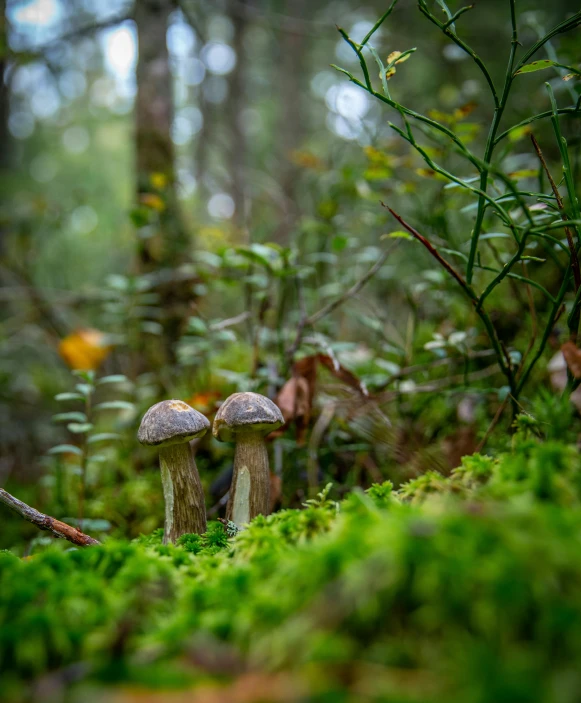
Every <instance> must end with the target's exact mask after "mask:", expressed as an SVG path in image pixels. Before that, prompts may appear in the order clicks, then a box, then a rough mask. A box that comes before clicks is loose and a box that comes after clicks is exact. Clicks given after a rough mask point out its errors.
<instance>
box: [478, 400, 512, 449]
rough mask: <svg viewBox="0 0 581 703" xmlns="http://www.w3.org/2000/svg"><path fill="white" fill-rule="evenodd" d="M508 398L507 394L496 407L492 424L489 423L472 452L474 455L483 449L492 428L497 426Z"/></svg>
mask: <svg viewBox="0 0 581 703" xmlns="http://www.w3.org/2000/svg"><path fill="white" fill-rule="evenodd" d="M509 398H510V393H507V394H506V398H505V399H504V400H503V401H502V403H501V404H500V405H499V406H498V410H497V411H496V413H495V415H494V417H493V418H492V422H491V423H490V425H489V427H488V429H487V430H486V434H485V435H484V437H483V438H482V439H481V440H480V442H479V444H478V446H477V447H476V449H475V450H474V453H475V454H479V453H480V452H481V451H482V450H483V449H484V445H485V444H486V442H487V441H488V438H489V437H490V435H491V434H492V432H493V431H494V428H495V427H496V425H498V423H499V422H500V418H501V417H502V413H503V412H504V409H505V408H506V406H507V404H508V401H509Z"/></svg>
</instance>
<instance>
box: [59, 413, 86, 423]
mask: <svg viewBox="0 0 581 703" xmlns="http://www.w3.org/2000/svg"><path fill="white" fill-rule="evenodd" d="M52 419H53V420H54V421H55V422H87V416H86V415H85V413H81V412H70V413H58V415H53V416H52Z"/></svg>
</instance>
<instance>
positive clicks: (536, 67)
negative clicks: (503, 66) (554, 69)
mask: <svg viewBox="0 0 581 703" xmlns="http://www.w3.org/2000/svg"><path fill="white" fill-rule="evenodd" d="M558 65H559V64H558V63H557V62H556V61H551V59H541V60H540V61H533V62H532V63H527V64H525V65H524V66H523V67H522V68H520V69H519V70H518V71H517V72H516V73H515V75H516V76H518V74H519V73H534V72H535V71H542V70H543V69H544V68H550V67H551V66H558Z"/></svg>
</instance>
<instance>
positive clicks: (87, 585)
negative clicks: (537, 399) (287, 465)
mask: <svg viewBox="0 0 581 703" xmlns="http://www.w3.org/2000/svg"><path fill="white" fill-rule="evenodd" d="M579 469H580V466H579V458H578V456H577V453H576V451H575V449H574V448H571V447H568V446H566V445H562V444H557V443H551V442H548V443H545V444H540V443H537V442H536V441H535V440H528V439H527V440H522V441H519V442H517V443H516V444H515V449H514V452H512V453H511V454H507V455H504V456H501V457H499V458H498V459H497V460H494V459H490V458H489V457H483V456H478V455H475V456H473V457H469V458H466V459H465V460H464V462H463V464H462V466H461V467H460V468H459V469H458V470H456V471H455V472H454V473H453V474H452V475H451V476H450V477H448V478H446V477H443V476H440V475H438V474H435V473H432V474H429V475H427V476H425V477H421V479H419V480H415V481H412V482H410V483H408V484H406V486H404V487H402V488H401V489H400V490H399V491H394V490H393V487H392V486H391V484H389V483H386V484H382V485H375V486H373V487H372V488H371V489H369V491H368V492H367V493H362V492H360V493H353V494H351V495H349V496H348V497H347V498H346V499H345V500H344V501H343V502H342V503H341V504H337V503H336V502H334V501H333V500H331V499H330V498H329V489H328V488H327V489H325V491H323V492H322V493H321V494H320V495H319V496H318V497H317V498H316V499H315V500H312V501H309V502H308V503H307V505H306V506H305V509H304V510H285V511H281V512H279V513H276V514H274V515H271V516H269V517H267V518H265V517H259V518H257V519H256V520H254V521H253V522H252V523H251V525H250V526H249V527H248V529H246V530H244V531H243V532H241V533H239V534H238V535H237V536H236V537H234V538H231V539H229V538H228V537H227V535H226V532H225V530H224V527H223V526H222V525H221V524H220V523H210V525H209V529H208V532H207V533H206V534H205V535H202V536H198V535H184V537H183V538H181V539H180V542H179V544H177V545H162V544H161V543H160V541H161V540H160V534H154V535H151V536H149V537H142V538H140V539H138V540H135V541H134V542H132V543H122V542H121V543H120V542H107V543H106V544H104V545H103V546H100V547H91V548H88V549H83V550H78V549H71V550H68V551H62V550H57V549H54V548H49V549H47V550H46V551H45V552H44V553H41V554H39V555H37V556H35V557H33V558H32V559H29V560H21V559H18V558H16V557H14V556H13V555H11V554H10V553H6V552H3V553H0V594H1V595H0V670H1V671H2V682H3V686H4V694H3V700H6V701H7V702H11V701H16V700H19V699H20V697H21V696H22V695H23V694H24V693H25V692H27V691H28V692H30V682H31V681H32V682H33V681H35V680H38V678H39V677H41V676H43V675H45V674H46V673H47V672H51V671H63V670H64V671H66V670H68V669H67V668H68V667H71V666H73V665H74V666H77V665H79V664H81V665H82V667H81V668H82V671H83V672H84V673H83V676H82V677H81V679H82V680H81V681H79V682H78V683H76V684H75V685H74V686H73V687H72V688H73V690H72V691H71V695H74V696H77V698H78V697H80V698H78V699H79V700H80V699H82V700H90V698H88V697H87V696H88V693H87V691H94V690H95V687H96V688H97V689H99V687H105V686H109V687H110V686H117V685H118V684H123V685H126V684H128V683H138V684H140V685H142V686H146V687H147V688H152V687H159V686H161V687H164V688H167V687H182V688H183V687H186V688H191V687H194V688H195V687H197V686H200V685H202V683H205V684H206V683H207V682H208V680H211V681H214V682H215V684H216V685H220V686H229V685H233V686H234V684H231V683H230V681H231V679H232V678H233V677H234V678H236V676H238V675H239V674H240V673H241V672H243V671H246V670H248V669H252V670H253V671H255V672H259V674H256V675H260V676H264V677H270V676H273V675H274V672H279V673H277V674H276V675H277V676H278V675H279V674H280V675H285V676H288V677H290V678H289V680H290V681H293V682H294V684H293V685H296V686H297V693H296V697H289V698H288V700H297V701H299V700H300V701H335V700H340V701H346V702H347V703H355V702H357V703H359V701H377V702H378V703H379V702H380V701H387V700H397V701H416V702H417V703H420V701H421V702H422V703H426V702H429V703H431V702H434V703H440V702H441V703H444V702H448V701H451V700H453V701H458V702H459V703H464V702H466V703H487V702H488V701H507V702H508V701H538V702H539V703H541V702H542V703H544V702H545V701H546V702H547V703H569V702H572V701H574V700H576V696H577V692H578V691H579V690H580V688H581V673H579V668H578V662H579V660H580V659H581V596H580V594H581V556H580V554H581V504H580V497H581V484H580V481H579V475H580V471H579ZM236 685H237V686H242V683H240V684H236ZM244 685H245V684H244ZM258 688H260V687H258ZM258 688H257V691H258ZM226 690H230V689H226ZM232 690H234V689H232ZM236 690H238V689H236ZM224 695H225V696H227V695H229V694H227V693H224ZM289 695H290V694H289ZM293 695H294V694H293ZM232 696H234V694H232ZM260 696H262V698H261V697H260ZM77 698H73V699H72V700H76V699H77ZM263 699H264V694H263V693H259V692H257V693H256V697H255V698H252V694H248V698H246V699H244V700H250V701H254V700H255V701H256V703H258V701H261V700H263ZM37 700H38V697H37ZM232 700H235V698H232Z"/></svg>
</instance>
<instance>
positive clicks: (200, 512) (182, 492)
mask: <svg viewBox="0 0 581 703" xmlns="http://www.w3.org/2000/svg"><path fill="white" fill-rule="evenodd" d="M159 463H160V468H161V483H162V485H163V497H164V500H165V526H164V531H163V543H164V544H167V543H168V542H175V541H176V540H177V539H178V538H179V537H181V536H182V535H185V534H187V533H191V532H194V533H196V534H199V535H201V534H203V533H204V532H205V531H206V505H205V501H204V489H203V488H202V483H201V481H200V476H199V474H198V469H197V468H196V462H195V461H194V454H193V452H192V448H191V446H190V443H189V442H183V443H181V444H172V445H170V446H168V447H160V450H159Z"/></svg>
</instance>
